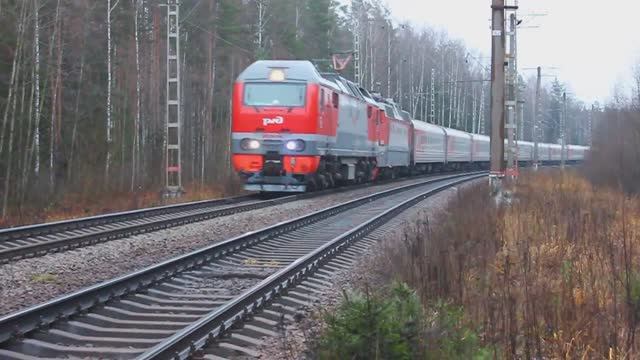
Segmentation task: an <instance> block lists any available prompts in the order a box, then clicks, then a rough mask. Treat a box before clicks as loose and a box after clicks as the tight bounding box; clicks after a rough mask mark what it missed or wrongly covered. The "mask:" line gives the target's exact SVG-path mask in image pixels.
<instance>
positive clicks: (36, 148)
mask: <svg viewBox="0 0 640 360" xmlns="http://www.w3.org/2000/svg"><path fill="white" fill-rule="evenodd" d="M33 2H34V5H35V6H34V14H33V16H34V26H33V28H34V29H33V47H34V52H35V70H34V73H35V74H34V82H35V84H34V89H35V99H34V101H33V107H34V108H35V110H34V117H35V119H34V126H33V130H34V131H33V154H34V157H35V163H34V165H33V171H34V172H35V175H36V176H38V175H39V174H40V0H33Z"/></svg>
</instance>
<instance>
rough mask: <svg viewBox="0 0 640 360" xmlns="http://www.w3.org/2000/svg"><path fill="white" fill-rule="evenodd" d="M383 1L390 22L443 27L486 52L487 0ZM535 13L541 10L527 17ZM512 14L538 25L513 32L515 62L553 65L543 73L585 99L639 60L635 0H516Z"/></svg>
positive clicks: (605, 93) (622, 77) (604, 94)
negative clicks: (516, 34) (515, 34)
mask: <svg viewBox="0 0 640 360" xmlns="http://www.w3.org/2000/svg"><path fill="white" fill-rule="evenodd" d="M386 2H387V4H388V5H389V7H390V9H391V12H392V14H393V17H394V19H395V20H396V21H402V20H408V21H411V22H412V23H413V24H414V25H421V24H428V25H431V26H435V27H436V28H440V29H445V30H446V31H447V32H448V33H449V34H450V35H451V36H452V37H454V38H457V39H461V40H463V41H464V42H465V44H466V45H467V46H468V47H469V48H472V49H476V50H478V51H481V52H482V53H483V54H485V55H487V56H488V55H490V53H491V43H490V35H489V34H490V33H489V31H490V30H489V26H490V22H489V20H490V17H491V10H490V4H491V1H490V0H456V1H446V0H445V1H443V0H386ZM540 13H543V14H547V15H546V16H541V17H534V16H529V14H540ZM518 17H519V18H520V19H524V20H525V21H524V23H523V24H522V25H521V26H522V27H527V26H539V28H529V29H528V28H523V29H522V30H521V31H520V33H519V37H518V41H519V44H518V45H519V46H518V50H519V60H518V61H519V64H518V65H519V67H520V68H526V67H536V66H538V65H540V66H542V67H543V73H544V72H545V71H544V67H557V68H558V69H557V70H548V71H546V73H547V74H553V75H557V76H558V78H559V79H560V80H561V81H563V82H566V83H568V84H569V86H570V88H569V91H570V92H572V93H574V94H575V95H576V96H577V97H579V98H580V99H582V100H584V101H586V102H592V101H594V100H598V101H600V102H604V101H606V100H607V99H608V98H609V97H610V95H611V93H612V90H613V87H614V85H615V84H616V83H619V82H624V81H626V80H629V77H630V76H631V67H632V65H633V64H634V63H635V62H637V61H640V0H607V1H602V0H520V11H519V13H518ZM486 61H488V59H487V60H486ZM527 73H530V74H535V71H528V72H525V74H527ZM546 80H549V79H546ZM627 86H628V85H627Z"/></svg>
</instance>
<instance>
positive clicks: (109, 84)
mask: <svg viewBox="0 0 640 360" xmlns="http://www.w3.org/2000/svg"><path fill="white" fill-rule="evenodd" d="M119 2H120V0H116V2H115V4H113V6H111V0H107V124H106V125H107V158H106V160H105V165H104V167H105V169H104V176H105V185H107V186H108V185H109V167H110V166H111V143H112V142H113V138H112V135H111V131H112V129H113V121H112V119H111V90H112V86H113V79H112V78H113V74H112V64H111V56H112V54H111V48H112V45H111V13H112V12H113V10H114V9H115V8H116V6H118V3H119Z"/></svg>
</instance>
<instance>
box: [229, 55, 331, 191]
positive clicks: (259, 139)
mask: <svg viewBox="0 0 640 360" xmlns="http://www.w3.org/2000/svg"><path fill="white" fill-rule="evenodd" d="M287 63H289V62H271V61H259V62H257V63H254V64H253V65H251V66H250V67H249V68H247V70H245V72H243V74H241V76H240V78H239V79H238V81H237V82H236V84H235V86H234V95H233V118H232V144H231V145H232V149H231V150H232V153H233V157H232V163H233V167H234V169H235V170H236V171H237V172H238V173H240V174H241V175H243V176H244V177H245V181H246V184H245V188H246V189H248V190H259V191H304V190H305V189H306V186H305V180H306V177H307V176H308V175H309V174H312V173H314V172H315V171H316V170H317V168H318V165H319V163H320V156H319V150H318V144H319V142H318V137H317V134H316V133H317V126H316V124H317V122H316V121H315V118H316V116H315V114H316V113H317V107H316V106H315V103H316V102H317V101H315V100H314V99H316V98H317V93H318V90H317V88H318V87H317V85H315V84H313V83H312V82H310V81H308V80H307V79H306V78H304V77H302V76H295V75H300V74H297V73H301V72H303V71H302V70H303V69H299V68H294V69H293V70H292V67H291V64H287ZM297 63H298V62H297ZM303 63H304V62H303ZM276 65H279V66H276ZM309 65H310V64H309ZM307 71H308V69H307ZM288 72H291V73H292V74H291V75H292V76H291V77H288V76H287V75H288V74H287V73H288Z"/></svg>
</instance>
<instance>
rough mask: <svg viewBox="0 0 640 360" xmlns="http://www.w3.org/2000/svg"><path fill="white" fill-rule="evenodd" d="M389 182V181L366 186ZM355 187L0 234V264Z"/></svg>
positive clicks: (31, 227)
mask: <svg viewBox="0 0 640 360" xmlns="http://www.w3.org/2000/svg"><path fill="white" fill-rule="evenodd" d="M407 180H409V178H407ZM389 182H392V180H387V181H382V182H378V183H376V184H372V183H371V184H366V185H365V186H373V185H383V184H386V183H389ZM359 187H362V185H352V186H345V187H340V188H334V189H327V190H323V191H317V192H313V193H303V194H296V195H289V196H282V197H276V198H272V199H267V200H262V199H259V198H258V197H257V196H255V195H245V196H238V197H230V198H224V199H215V200H205V201H197V202H190V203H184V204H174V205H168V206H160V207H153V208H147V209H139V210H132V211H124V212H118V213H111V214H105V215H98V216H91V217H85V218H80V219H72V220H65V221H58V222H52V223H43V224H35V225H27V226H21V227H15V228H7V229H0V264H3V263H7V262H11V261H15V260H19V259H23V258H29V257H37V256H42V255H46V254H49V253H53V252H60V251H67V250H70V249H74V248H78V247H83V246H89V245H93V244H97V243H100V242H105V241H110V240H115V239H121V238H126V237H129V236H133V235H137V234H142V233H148V232H153V231H157V230H162V229H167V228H171V227H175V226H180V225H185V224H189V223H194V222H199V221H204V220H209V219H213V218H217V217H222V216H228V215H233V214H238V213H241V212H246V211H251V210H256V209H261V208H266V207H270V206H276V205H281V204H284V203H288V202H292V201H297V200H302V199H308V198H312V197H318V196H323V195H327V194H331V193H338V192H344V191H349V190H353V189H355V188H359Z"/></svg>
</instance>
